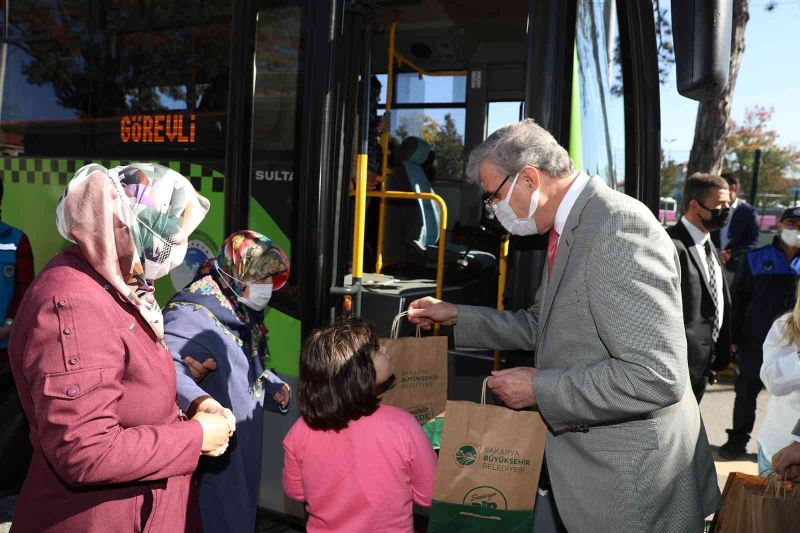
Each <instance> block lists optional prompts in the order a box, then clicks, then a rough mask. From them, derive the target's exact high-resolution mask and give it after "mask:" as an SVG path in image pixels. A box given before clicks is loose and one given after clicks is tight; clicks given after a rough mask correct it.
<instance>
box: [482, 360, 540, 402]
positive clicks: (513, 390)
mask: <svg viewBox="0 0 800 533" xmlns="http://www.w3.org/2000/svg"><path fill="white" fill-rule="evenodd" d="M538 371H539V370H538V369H536V368H530V367H526V366H520V367H516V368H507V369H505V370H495V371H493V372H492V377H491V378H489V388H490V389H492V392H493V393H494V395H495V396H497V397H498V398H500V399H501V400H502V401H503V403H504V404H506V405H507V406H508V407H511V408H512V409H522V408H524V407H531V406H533V405H536V394H535V393H534V391H533V376H535V375H536V373H537V372H538Z"/></svg>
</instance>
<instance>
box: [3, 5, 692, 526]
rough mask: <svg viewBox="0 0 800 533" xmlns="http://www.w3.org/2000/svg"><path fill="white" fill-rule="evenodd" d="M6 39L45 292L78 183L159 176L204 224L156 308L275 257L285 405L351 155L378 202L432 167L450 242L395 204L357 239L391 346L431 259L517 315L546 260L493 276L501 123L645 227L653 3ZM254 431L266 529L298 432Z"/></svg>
mask: <svg viewBox="0 0 800 533" xmlns="http://www.w3.org/2000/svg"><path fill="white" fill-rule="evenodd" d="M0 17H1V19H2V21H3V32H2V34H3V41H2V50H1V51H0V54H1V57H0V152H1V153H0V176H2V179H3V181H4V184H5V200H4V204H3V220H4V221H7V222H8V223H10V224H12V225H14V226H17V227H20V228H21V229H23V231H25V232H26V233H27V235H28V236H29V238H30V240H31V243H32V247H33V252H34V257H35V261H36V267H37V270H38V269H41V268H42V267H43V266H44V265H45V264H46V263H47V262H48V261H49V259H50V258H51V257H53V256H54V255H55V254H56V253H57V252H58V251H59V250H61V249H62V248H63V247H64V246H66V245H67V244H68V243H67V242H66V241H64V240H63V239H62V238H61V237H60V236H59V234H58V232H57V230H56V226H55V206H56V203H57V201H58V199H59V197H60V195H61V193H62V191H63V189H64V186H65V185H66V183H67V181H68V180H69V179H70V178H71V177H72V175H73V173H74V172H75V171H76V170H77V169H78V168H80V167H81V166H83V165H85V164H87V163H89V162H97V163H101V164H103V165H105V166H107V167H110V166H116V165H119V164H124V163H125V162H132V161H153V162H159V163H161V164H163V165H166V166H169V167H171V168H173V169H174V170H176V171H178V172H180V173H181V174H183V175H185V176H186V177H187V178H189V179H190V180H191V182H192V183H193V185H194V186H195V187H196V188H197V189H198V190H199V191H200V193H201V194H203V195H204V196H205V197H207V198H208V199H209V200H210V201H211V205H212V207H211V211H210V213H209V215H208V217H207V219H206V220H205V221H204V222H203V224H202V225H201V226H200V227H199V229H198V230H197V231H196V232H195V233H194V234H193V235H192V236H191V238H190V246H189V252H188V253H187V256H186V260H185V261H184V264H183V265H182V266H181V267H180V268H178V269H176V271H174V272H173V273H172V274H171V275H170V276H169V277H167V278H165V279H162V280H159V282H158V284H157V297H158V298H159V301H161V302H162V303H163V302H165V301H166V300H167V299H168V298H169V297H170V296H171V295H172V294H174V292H175V291H176V290H179V289H180V288H182V287H183V286H184V285H185V284H186V283H187V282H188V281H189V280H190V279H191V278H192V275H193V274H194V271H195V269H196V268H197V266H198V265H199V264H200V263H201V262H202V261H204V260H205V259H206V258H207V257H209V256H212V255H213V254H215V253H216V251H217V250H218V248H219V246H220V244H221V243H222V240H223V238H224V236H225V235H226V234H228V233H230V232H232V231H234V230H237V229H242V228H252V229H254V230H257V231H259V232H262V233H264V234H266V235H268V236H269V237H270V238H271V239H273V241H275V242H277V243H278V244H279V245H280V246H281V247H282V248H283V249H284V250H286V251H287V253H289V254H290V259H291V263H292V276H291V279H290V281H289V283H288V284H287V286H286V288H284V289H283V290H281V291H279V292H277V293H276V294H275V295H273V298H272V301H271V303H270V309H269V312H268V314H267V318H266V324H267V326H268V327H269V329H270V336H269V344H270V348H271V352H272V354H273V355H272V362H271V365H272V367H273V368H274V369H275V370H276V371H277V372H278V373H280V374H281V375H282V376H284V377H286V378H287V380H288V382H289V383H290V384H294V383H295V382H296V376H297V373H298V352H299V347H300V340H301V338H302V337H303V336H304V335H305V334H306V333H307V332H308V331H310V330H311V329H312V328H314V327H316V326H318V325H320V324H322V323H324V322H326V321H328V320H330V319H331V317H334V316H336V315H339V314H341V313H342V312H345V311H347V310H348V309H349V308H350V307H349V306H350V301H349V298H350V296H349V295H345V296H343V295H342V294H341V293H343V292H348V290H338V291H337V290H332V288H333V287H350V286H351V285H352V281H353V280H352V278H351V276H350V274H351V260H352V256H353V249H354V246H353V232H354V229H353V228H354V224H355V223H354V214H353V213H354V211H353V200H352V190H353V187H354V185H353V184H354V179H353V178H354V176H356V174H357V172H356V159H357V157H356V155H357V154H359V153H362V151H363V145H364V142H368V143H369V152H370V155H371V156H372V157H371V158H370V159H368V161H367V164H368V165H369V167H370V168H373V169H376V168H377V169H379V170H378V171H376V172H377V174H378V175H379V176H380V177H379V180H378V182H379V184H382V185H379V188H380V187H383V188H389V189H390V190H406V191H412V192H413V191H417V192H419V191H420V190H421V189H419V187H417V186H415V185H414V184H409V183H401V181H402V176H401V174H402V173H401V172H397V171H396V172H391V169H392V168H395V169H397V168H399V167H400V166H402V163H403V162H407V161H410V160H411V159H409V158H410V157H411V156H409V155H408V153H406V152H408V146H409V145H412V146H413V145H414V143H415V142H418V141H419V140H420V139H421V140H423V141H425V144H426V145H427V146H429V147H431V148H432V150H433V151H434V152H435V153H436V161H437V164H436V167H435V177H434V175H433V173H434V172H433V170H431V169H430V168H427V167H426V166H425V164H424V163H425V162H422V161H420V162H418V163H419V165H418V166H419V167H420V168H421V169H422V170H421V172H422V175H423V176H424V178H425V180H427V181H428V183H427V185H426V187H428V188H427V189H425V187H423V189H424V190H430V191H431V193H433V192H434V191H435V193H436V194H437V195H438V196H439V197H441V198H442V199H443V201H444V204H445V205H446V208H447V213H448V221H447V224H446V227H445V228H444V229H445V234H444V235H445V238H446V242H430V243H427V244H426V243H422V244H421V243H420V239H413V237H414V236H416V235H418V234H420V226H425V217H426V215H425V210H426V209H429V208H430V203H429V202H431V200H430V199H428V200H424V199H415V200H414V201H413V202H408V201H401V200H389V201H386V202H385V204H384V205H385V210H384V212H383V214H384V216H383V217H380V216H379V218H378V219H374V218H371V219H370V220H371V221H375V220H379V222H378V224H379V225H380V227H381V228H382V230H381V231H380V233H382V237H383V238H382V239H380V244H379V245H378V244H377V240H378V239H376V237H375V235H374V233H375V232H374V230H375V227H374V225H373V223H372V222H369V223H368V224H367V241H368V246H370V245H369V241H370V240H371V242H372V244H371V246H372V248H371V249H372V250H373V252H372V253H369V252H368V253H366V257H367V259H368V261H367V265H366V270H367V271H368V272H370V271H372V270H375V269H373V268H372V261H376V262H377V261H381V262H382V264H380V265H377V266H378V270H381V271H382V274H381V275H371V274H369V273H368V274H364V276H363V279H361V291H360V296H358V298H359V299H360V300H362V301H361V302H360V307H361V309H360V311H361V313H362V314H363V315H365V316H367V317H369V318H371V319H373V320H375V322H376V324H377V325H378V327H379V328H380V330H381V334H382V335H384V336H385V335H387V334H388V327H389V324H390V322H391V319H392V318H393V317H394V315H395V314H397V312H399V311H400V310H401V309H402V308H403V307H404V306H405V305H407V303H408V301H409V300H410V299H412V298H415V297H418V296H421V295H425V294H434V293H435V292H436V291H437V283H436V275H437V270H436V269H437V259H438V255H437V254H436V253H433V255H431V251H432V250H434V251H435V250H436V247H437V246H438V245H441V246H442V247H443V248H445V250H446V253H443V254H442V255H443V256H444V259H445V263H446V264H445V265H444V277H443V280H442V281H443V283H440V284H439V287H438V289H439V290H440V291H442V292H443V294H444V295H445V297H446V298H448V299H451V300H454V301H463V302H472V303H482V304H486V305H492V306H493V305H495V304H496V303H498V301H499V303H501V304H502V305H505V306H506V307H510V308H520V307H525V306H528V305H530V304H531V302H532V300H533V294H534V293H535V291H536V288H537V286H538V279H539V277H540V276H539V273H540V272H541V264H542V258H543V250H544V243H543V241H542V239H540V238H537V237H532V238H512V239H511V240H510V246H508V254H507V255H506V253H505V252H504V251H503V243H506V242H507V241H506V238H505V237H503V236H502V235H500V232H497V231H495V229H493V225H492V221H491V220H487V219H486V218H485V215H484V213H483V210H482V205H481V204H482V202H481V195H482V191H481V190H480V187H476V186H475V185H474V184H471V183H469V182H468V181H467V180H466V179H465V178H464V172H463V169H464V161H465V157H466V154H468V153H469V151H470V150H471V149H472V148H473V147H475V146H476V145H477V144H479V143H480V142H481V141H482V140H483V139H484V138H485V137H486V136H487V135H488V134H490V133H491V132H492V131H494V130H495V129H497V128H498V127H500V126H502V125H503V124H505V123H508V122H512V121H516V120H518V119H520V118H522V117H533V118H535V119H536V120H537V121H538V122H539V123H540V124H541V125H543V126H544V127H545V128H547V129H548V130H549V131H551V132H552V133H553V135H554V136H555V137H556V139H557V140H559V142H561V143H562V144H563V145H564V146H568V147H569V150H570V154H571V155H572V157H573V159H574V161H575V163H576V165H577V166H578V167H579V168H583V169H585V170H587V171H588V172H590V173H593V174H595V173H596V174H599V175H600V176H602V177H603V178H605V179H606V180H607V182H608V184H609V185H610V186H612V187H615V188H618V189H620V190H623V191H624V192H625V193H627V194H630V195H632V196H634V197H636V198H638V199H640V200H642V201H643V202H645V203H646V204H647V205H648V206H650V207H651V209H653V211H654V213H655V212H657V209H658V202H659V177H658V176H659V161H660V157H659V156H660V125H659V124H660V122H659V121H660V119H659V116H660V108H659V74H658V50H657V45H656V29H655V28H656V26H655V23H654V13H653V5H652V3H651V2H647V1H632V0H630V1H629V0H539V1H537V0H530V1H529V0H494V1H492V2H485V1H474V0H373V1H367V0H364V1H352V0H237V1H236V2H232V1H223V0H191V1H190V0H169V1H167V0H150V1H147V2H141V1H134V0H60V1H47V0H5V2H4V3H0ZM390 41H391V42H390ZM679 52H680V50H679ZM679 59H680V58H679ZM373 75H374V79H373ZM371 79H372V82H371V83H368V82H370V80H371ZM375 80H377V81H378V82H380V83H381V85H382V89H381V91H380V93H378V90H377V84H376V83H375ZM367 87H372V89H373V90H375V92H376V98H374V99H373V98H369V95H368V92H367V89H366V88H367ZM388 108H391V112H390V113H387V116H386V117H385V118H384V119H383V120H382V121H381V120H380V118H378V117H380V116H381V115H382V114H384V113H385V111H386V110H387V109H388ZM376 119H377V120H378V121H379V122H381V123H382V124H383V126H380V127H378V129H381V128H383V129H386V130H387V133H388V137H389V138H390V139H391V140H392V142H391V143H389V144H388V145H387V147H386V148H388V150H386V149H383V147H382V146H381V143H380V142H378V141H375V140H374V135H372V134H370V133H369V132H372V131H373V130H375V124H374V121H375V120H376ZM370 136H372V137H373V139H371V140H370V139H367V138H368V137H370ZM359 139H361V141H362V142H361V143H359V142H358V141H359ZM365 139H366V141H365ZM417 146H418V145H417ZM404 151H405V152H404ZM389 152H391V153H389ZM384 153H385V154H386V159H387V162H388V163H390V165H389V167H388V168H389V171H387V172H382V170H383V168H382V165H381V163H382V161H380V160H381V159H382V158H383V154H384ZM403 153H406V155H405V156H403ZM376 154H377V155H376ZM404 157H405V159H404ZM376 158H377V160H376ZM392 165H393V166H392ZM390 173H391V175H390ZM417 185H418V184H417ZM426 202H428V203H426ZM379 203H380V200H379V199H378V198H373V199H371V200H370V204H371V205H376V204H379ZM373 209H375V208H374V207H370V206H368V207H367V211H370V212H371V211H372V210H373ZM368 216H372V215H371V214H368ZM384 219H385V223H384ZM437 220H438V219H437ZM420 221H421V222H420ZM356 226H357V225H356ZM409 228H411V231H410V232H409ZM428 230H430V228H428ZM409 235H411V237H412V239H411V240H412V241H413V242H409V238H410V237H409ZM433 241H436V239H435V238H434V239H433ZM356 244H357V245H359V244H360V241H359V240H358V239H356ZM356 247H357V246H356ZM376 247H377V250H378V252H380V253H377V252H375V248H376ZM467 252H482V253H483V254H484V255H483V259H482V260H481V261H482V262H481V261H478V263H477V265H478V266H475V265H476V263H475V262H474V261H472V260H471V259H470V260H469V261H468V260H467V257H466V256H467V255H470V256H473V255H475V254H473V253H470V254H467ZM437 253H438V252H437ZM501 269H502V276H501V281H502V283H501V284H500V285H499V287H498V283H497V280H498V272H499V271H500V270H501ZM506 269H507V270H506ZM357 277H361V276H357ZM356 281H358V280H356ZM349 292H358V291H354V290H350V291H349ZM498 293H499V294H500V297H499V298H498ZM505 357H507V360H508V361H511V358H512V357H517V358H521V359H524V358H525V357H526V354H507V355H506V356H505ZM493 364H494V362H493V355H492V354H481V353H477V354H475V353H470V354H458V353H453V354H451V373H452V377H451V384H452V385H453V387H454V388H453V390H452V394H451V396H452V397H454V398H462V397H464V398H466V397H473V396H474V395H476V394H477V390H478V388H477V387H476V386H474V385H475V384H477V383H479V382H480V379H481V377H482V376H484V375H486V373H487V372H488V371H489V370H490V369H491V368H492V365H493ZM265 416H266V417H268V418H269V419H268V420H267V423H266V426H265V427H266V428H267V430H266V431H267V432H266V434H265V445H264V454H265V461H264V467H263V472H262V488H261V495H260V505H261V506H262V507H263V508H264V509H267V510H270V511H274V512H277V513H281V514H285V515H295V516H302V514H303V508H302V505H300V504H295V503H292V502H289V501H288V500H287V499H286V498H284V496H283V494H282V491H281V489H280V471H281V463H282V461H281V457H282V455H281V453H282V452H281V450H282V448H281V440H282V438H283V436H284V435H285V433H286V431H287V430H288V428H289V427H290V426H291V424H292V422H293V421H294V419H296V417H297V416H298V414H297V412H296V408H293V410H292V411H291V412H290V414H289V416H279V415H272V414H265Z"/></svg>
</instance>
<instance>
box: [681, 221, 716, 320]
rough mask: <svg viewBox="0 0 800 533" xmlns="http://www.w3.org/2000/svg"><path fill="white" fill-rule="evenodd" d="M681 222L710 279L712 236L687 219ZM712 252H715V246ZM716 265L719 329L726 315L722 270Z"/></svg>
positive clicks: (714, 266) (714, 267)
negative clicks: (708, 252)
mask: <svg viewBox="0 0 800 533" xmlns="http://www.w3.org/2000/svg"><path fill="white" fill-rule="evenodd" d="M681 222H683V225H684V226H686V229H687V230H688V231H689V235H690V236H691V237H692V240H693V241H694V247H695V248H697V255H699V256H700V263H701V264H702V265H703V270H705V274H706V279H708V267H709V265H708V262H707V261H706V249H705V245H706V241H707V240H709V239H711V235H710V234H708V233H705V232H703V231H702V230H701V229H700V228H698V227H697V226H695V225H694V224H692V223H691V222H689V221H688V220H686V217H681ZM711 246H712V250H713V244H712V245H711ZM712 263H714V264H713V265H712V268H713V269H714V275H715V279H716V280H717V320H718V323H719V327H720V328H722V320H723V317H724V314H725V298H724V296H723V292H724V291H723V288H722V284H723V281H722V268H720V266H719V261H712Z"/></svg>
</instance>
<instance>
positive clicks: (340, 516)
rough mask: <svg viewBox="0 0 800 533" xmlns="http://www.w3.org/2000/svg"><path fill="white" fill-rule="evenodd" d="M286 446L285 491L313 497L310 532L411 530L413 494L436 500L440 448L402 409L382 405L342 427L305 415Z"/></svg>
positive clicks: (425, 501) (298, 496)
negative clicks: (319, 426)
mask: <svg viewBox="0 0 800 533" xmlns="http://www.w3.org/2000/svg"><path fill="white" fill-rule="evenodd" d="M283 447H284V451H285V454H284V461H283V490H284V491H285V492H286V494H287V495H288V496H289V497H290V498H292V499H295V500H300V501H305V502H306V508H307V510H308V513H309V519H308V524H307V525H306V529H307V531H308V532H309V533H313V532H316V531H341V532H347V533H358V532H370V533H372V532H375V533H378V532H381V533H389V532H391V533H395V532H404V533H405V532H411V531H412V529H413V528H412V501H413V502H414V503H416V504H418V505H424V506H429V505H430V504H431V496H432V494H433V483H434V479H435V477H436V454H434V452H433V448H431V445H430V442H429V441H428V439H427V438H426V437H425V433H424V432H423V431H422V428H420V426H419V424H418V423H417V421H416V420H415V419H414V418H413V417H412V416H411V415H409V414H408V413H406V412H405V411H403V410H402V409H398V408H396V407H389V406H385V405H382V406H380V407H378V410H377V411H375V412H374V413H373V414H372V415H370V416H367V417H364V418H360V419H359V420H355V421H353V422H350V424H349V425H348V426H347V428H345V429H343V430H342V431H340V432H339V433H336V432H335V431H317V430H313V429H311V428H310V427H308V425H306V423H305V421H304V420H303V419H302V418H301V419H299V420H298V421H297V422H295V424H294V426H292V429H290V430H289V433H288V434H287V435H286V438H285V439H284V441H283Z"/></svg>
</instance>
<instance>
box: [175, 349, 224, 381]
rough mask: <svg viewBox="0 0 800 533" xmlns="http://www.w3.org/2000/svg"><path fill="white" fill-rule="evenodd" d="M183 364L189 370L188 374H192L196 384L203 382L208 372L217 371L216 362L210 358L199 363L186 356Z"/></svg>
mask: <svg viewBox="0 0 800 533" xmlns="http://www.w3.org/2000/svg"><path fill="white" fill-rule="evenodd" d="M183 364H184V365H186V368H188V369H189V373H191V374H192V379H194V380H195V381H196V382H197V383H200V382H201V381H203V378H205V377H206V375H208V373H209V372H213V371H215V370H216V369H217V362H216V361H214V360H213V359H212V358H211V357H208V358H207V359H206V360H205V361H203V362H202V363H201V362H199V361H197V360H196V359H194V358H193V357H189V356H186V357H184V359H183Z"/></svg>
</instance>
